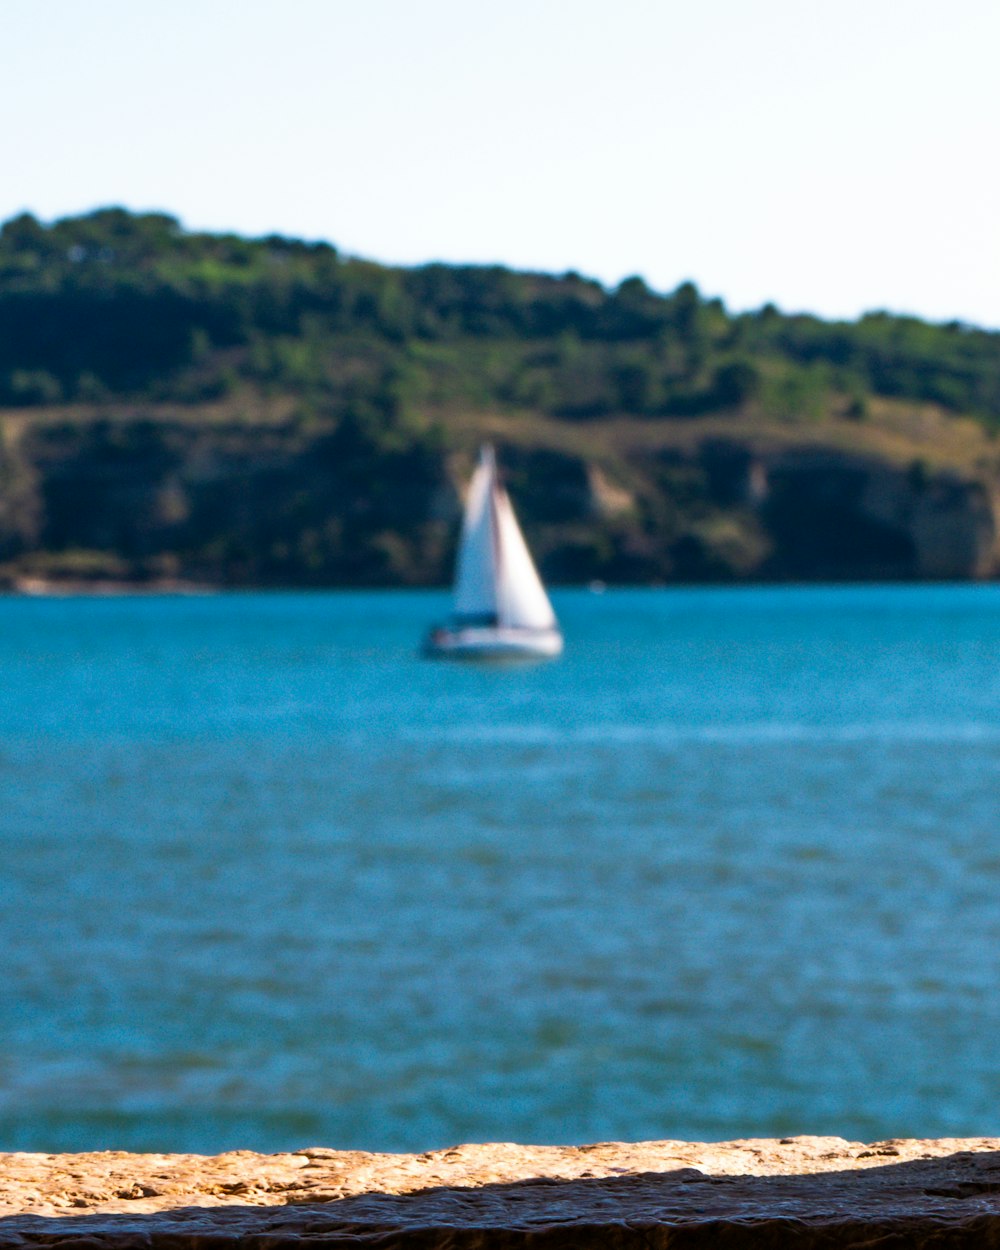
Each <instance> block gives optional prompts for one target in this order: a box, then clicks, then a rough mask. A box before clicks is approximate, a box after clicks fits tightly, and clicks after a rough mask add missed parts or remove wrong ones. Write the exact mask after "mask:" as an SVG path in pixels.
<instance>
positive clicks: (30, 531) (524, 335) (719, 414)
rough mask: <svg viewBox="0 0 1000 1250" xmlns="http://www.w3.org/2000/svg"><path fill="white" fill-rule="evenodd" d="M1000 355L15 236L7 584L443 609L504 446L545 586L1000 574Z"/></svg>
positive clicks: (684, 313)
mask: <svg viewBox="0 0 1000 1250" xmlns="http://www.w3.org/2000/svg"><path fill="white" fill-rule="evenodd" d="M998 429H1000V334H998V333H993V332H988V331H985V330H980V329H976V328H973V327H969V326H965V325H961V324H957V323H952V324H948V325H930V324H927V323H925V322H922V321H919V320H917V319H915V318H908V317H896V316H890V315H889V314H886V313H873V314H871V315H868V316H865V317H863V318H861V319H860V320H859V321H857V322H850V323H849V322H828V321H823V320H821V319H819V318H816V317H811V316H802V315H799V316H786V315H783V314H781V313H779V312H778V311H777V310H776V309H774V308H771V307H765V308H763V309H761V310H759V311H757V312H754V313H745V314H739V315H733V314H730V313H728V312H727V310H726V309H725V308H724V307H723V305H722V304H721V303H720V302H719V301H718V300H713V299H706V298H703V297H702V296H701V295H700V293H699V292H698V291H697V289H696V288H695V287H694V286H693V285H691V284H689V283H688V284H684V285H682V286H681V287H679V288H678V289H677V290H676V291H674V292H672V293H670V294H668V295H660V294H657V293H655V292H653V291H651V290H649V289H648V288H647V287H646V286H645V284H644V283H643V282H642V280H641V279H639V278H630V279H628V280H626V281H625V282H623V283H621V284H620V285H619V286H618V287H617V288H616V289H614V290H606V289H604V288H603V287H601V286H600V285H599V284H598V283H596V282H593V281H590V280H588V279H586V278H583V277H580V276H579V275H577V274H564V275H561V276H553V275H546V274H531V273H517V272H513V271H510V270H507V269H503V268H499V267H456V266H445V265H427V266H422V267H419V268H413V269H401V268H390V267H386V266H380V265H376V264H373V263H370V262H367V261H361V260H357V259H353V258H349V257H343V256H341V255H339V254H338V252H337V251H336V250H335V249H334V248H333V247H331V246H329V245H327V244H310V243H304V242H300V241H296V240H290V239H284V238H279V237H270V238H265V239H257V240H249V239H243V238H239V237H236V236H233V235H208V234H196V233H189V232H185V231H184V230H183V229H182V228H181V227H180V226H179V224H178V223H177V222H176V221H175V220H173V219H172V218H170V217H168V216H166V215H162V214H146V215H132V214H129V213H127V212H125V211H123V210H120V209H107V210H101V211H99V212H96V213H93V214H89V215H87V216H84V217H79V218H74V219H68V220H65V221H61V222H57V223H55V224H53V225H48V226H47V225H43V224H41V223H39V222H38V221H36V220H35V219H34V218H31V217H28V216H22V217H19V218H16V219H14V220H12V221H9V222H7V223H6V224H5V225H4V226H3V227H2V229H0V432H2V444H0V580H2V582H3V583H4V584H6V585H11V586H17V585H22V586H32V585H35V584H39V583H49V582H52V581H55V582H67V583H75V582H80V581H100V582H103V581H109V580H110V581H125V582H140V583H143V582H164V581H166V582H171V581H177V580H181V581H192V582H199V583H211V584H221V585H425V584H435V583H440V582H442V581H444V580H446V579H447V577H448V575H449V568H450V561H451V558H452V553H453V549H454V539H455V526H456V521H457V517H458V509H459V498H460V490H461V484H462V482H463V481H464V479H465V476H466V474H467V472H468V470H469V466H470V464H471V458H472V455H473V454H474V451H475V448H476V446H477V445H478V443H479V442H480V441H481V440H482V439H483V438H485V437H489V438H492V439H493V440H494V441H495V442H496V443H497V446H498V450H499V452H500V456H501V460H502V463H503V465H504V468H505V471H506V477H507V480H508V484H509V486H510V489H511V492H512V494H513V495H514V498H515V502H516V504H517V506H518V509H519V512H520V514H521V516H522V518H523V520H524V522H525V528H526V530H527V531H528V536H529V540H530V541H531V543H532V545H533V547H534V549H535V550H536V552H537V554H538V556H539V560H540V563H541V565H542V567H543V570H544V572H545V573H546V575H547V576H548V577H549V578H550V579H551V580H553V581H581V580H582V581H585V580H589V579H591V578H601V579H603V580H606V581H625V582H645V581H670V580H682V581H699V580H721V581H726V580H736V579H816V578H968V577H992V576H995V575H996V574H997V573H998V572H1000V538H998V535H1000V446H998V444H997V442H996V433H997V430H998Z"/></svg>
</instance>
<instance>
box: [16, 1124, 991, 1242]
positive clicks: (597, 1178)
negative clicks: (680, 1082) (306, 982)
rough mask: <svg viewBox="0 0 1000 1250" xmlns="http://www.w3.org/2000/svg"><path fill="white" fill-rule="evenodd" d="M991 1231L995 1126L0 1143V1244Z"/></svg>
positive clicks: (885, 1238)
mask: <svg viewBox="0 0 1000 1250" xmlns="http://www.w3.org/2000/svg"><path fill="white" fill-rule="evenodd" d="M56 1244H58V1245H59V1246H60V1247H65V1248H69V1247H80V1248H81V1250H82V1248H83V1247H88V1248H89V1250H98V1248H99V1247H106V1248H108V1250H112V1248H119V1247H130V1246H138V1245H142V1246H147V1247H157V1246H163V1247H170V1248H171V1250H183V1248H185V1247H191V1248H192V1250H194V1248H195V1247H205V1246H212V1247H221V1246H230V1245H231V1246H236V1245H239V1246H244V1247H259V1248H260V1250H264V1247H278V1246H288V1247H292V1246H302V1247H320V1246H322V1247H341V1246H343V1247H347V1246H366V1245H367V1246H379V1247H382V1248H383V1250H384V1248H386V1247H409V1246H413V1247H421V1248H423V1250H431V1248H432V1247H433V1248H441V1250H459V1248H460V1247H461V1248H466V1247H468V1248H470V1250H472V1248H473V1247H477V1248H478V1247H515V1246H518V1247H521V1246H523V1247H528V1246H530V1247H553V1248H555V1247H559V1248H560V1250H563V1248H565V1250H569V1248H570V1247H574V1248H577V1247H579V1248H584V1247H591V1246H593V1247H609V1248H612V1250H614V1248H618V1247H621V1248H623V1250H624V1248H625V1247H637V1248H638V1247H643V1248H645V1250H649V1248H650V1247H664V1248H666V1247H671V1248H673V1247H679V1246H683V1247H694V1246H699V1247H700V1246H705V1247H743V1246H747V1247H764V1246H788V1247H824V1248H825V1250H829V1248H833V1247H858V1248H860V1247H876V1246H877V1247H879V1248H880V1250H881V1248H887V1247H904V1246H906V1247H910V1246H914V1247H916V1246H925V1245H926V1246H935V1247H937V1246H945V1245H947V1246H958V1245H962V1246H965V1245H968V1246H970V1247H971V1246H977V1247H980V1246H981V1247H990V1246H998V1245H1000V1139H995V1138H976V1139H971V1140H939V1141H898V1140H894V1141H887V1142H877V1143H875V1144H872V1145H864V1144H861V1143H858V1142H847V1141H844V1140H843V1139H842V1138H837V1137H797V1138H791V1139H788V1138H786V1139H783V1140H782V1141H780V1142H777V1141H772V1140H763V1139H757V1140H753V1139H751V1140H746V1141H736V1142H726V1143H721V1144H719V1143H715V1144H702V1143H690V1142H675V1141H664V1142H640V1143H635V1144H623V1143H604V1144H599V1145H592V1146H580V1147H570V1146H566V1147H561V1146H549V1147H545V1146H517V1145H511V1144H507V1143H499V1144H492V1145H467V1146H458V1147H455V1148H453V1149H448V1150H437V1151H432V1152H429V1153H426V1154H419V1155H386V1154H367V1153H363V1152H357V1151H335V1150H329V1149H324V1148H318V1147H317V1148H305V1149H302V1150H299V1151H295V1152H293V1153H289V1154H277V1155H259V1154H254V1153H252V1152H250V1151H235V1152H232V1153H229V1154H223V1155H218V1156H215V1157H205V1156H199V1155H149V1154H147V1155H133V1154H125V1153H121V1152H117V1151H108V1152H102V1153H98V1154H80V1155H43V1154H7V1155H0V1246H3V1247H8V1246H9V1247H24V1248H27V1247H34V1246H52V1245H56Z"/></svg>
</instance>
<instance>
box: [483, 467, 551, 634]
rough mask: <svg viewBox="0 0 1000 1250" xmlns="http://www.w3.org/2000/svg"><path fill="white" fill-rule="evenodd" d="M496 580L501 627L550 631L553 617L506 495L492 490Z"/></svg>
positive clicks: (497, 490) (500, 489) (547, 598)
mask: <svg viewBox="0 0 1000 1250" xmlns="http://www.w3.org/2000/svg"><path fill="white" fill-rule="evenodd" d="M495 498H496V514H497V522H498V524H497V529H498V537H499V542H498V547H499V549H500V577H499V581H498V586H497V612H498V615H499V618H500V624H501V625H507V626H509V627H511V628H513V629H552V628H554V627H555V624H556V615H555V613H554V612H553V611H552V604H551V603H550V602H549V597H548V595H547V594H546V593H545V587H544V586H543V585H542V582H541V578H540V577H539V576H538V570H537V569H536V568H535V563H534V561H533V560H532V558H531V553H530V552H529V551H528V547H527V544H526V543H525V541H524V535H523V534H522V533H521V527H520V526H519V525H518V523H517V518H516V517H515V516H514V509H513V508H512V507H511V503H510V499H509V498H508V496H507V492H506V491H505V490H504V489H503V488H502V487H500V486H497V487H496V488H495Z"/></svg>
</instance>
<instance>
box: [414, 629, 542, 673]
mask: <svg viewBox="0 0 1000 1250" xmlns="http://www.w3.org/2000/svg"><path fill="white" fill-rule="evenodd" d="M562 649H563V638H562V634H561V633H560V631H559V630H558V629H504V628H502V627H481V628H469V629H436V630H434V632H433V633H432V634H431V635H430V637H429V638H428V639H427V641H426V642H425V643H424V655H426V656H428V657H429V658H431V659H435V660H478V661H479V662H480V663H501V664H502V663H505V662H510V663H515V662H517V661H519V660H552V659H555V657H556V656H557V655H559V654H560V653H561V652H562Z"/></svg>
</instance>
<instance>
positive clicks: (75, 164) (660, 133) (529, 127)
mask: <svg viewBox="0 0 1000 1250" xmlns="http://www.w3.org/2000/svg"><path fill="white" fill-rule="evenodd" d="M0 15H2V18H3V48H2V51H0V108H2V116H3V119H4V120H3V125H2V127H0V171H2V175H0V218H3V219H6V218H7V217H9V216H11V215H12V214H13V213H15V212H17V211H19V210H22V209H30V210H31V211H33V212H35V213H37V214H38V215H39V216H41V217H43V218H45V219H51V218H53V217H56V216H61V215H65V214H68V213H75V212H79V211H81V210H85V209H89V208H93V207H96V206H98V205H102V204H112V203H116V204H125V205H127V206H128V207H131V208H137V209H139V208H162V209H166V210H169V211H171V212H174V213H176V214H177V215H178V216H180V218H181V219H182V220H183V221H184V223H185V224H186V225H188V226H191V227H204V228H211V229H232V230H236V231H239V232H241V233H250V234H260V233H266V232H270V231H279V232H282V233H285V234H291V235H301V236H305V237H309V238H323V239H329V240H331V241H332V242H334V243H336V244H337V245H338V246H339V247H341V248H342V249H344V250H346V251H349V252H352V253H356V254H360V255H366V256H371V257H373V258H376V259H379V260H384V261H399V262H405V263H411V262H419V261H425V260H430V259H444V260H453V261H501V262H504V263H506V264H510V265H514V266H518V267H530V268H538V269H545V270H555V271H561V270H565V269H570V268H572V269H577V270H580V271H581V272H584V273H587V274H591V275H594V276H596V277H598V278H600V279H602V280H603V281H605V282H615V281H617V280H618V279H620V278H621V277H623V276H625V275H628V274H631V273H640V274H642V275H643V276H644V277H645V278H646V279H647V281H649V282H650V284H651V285H653V286H654V287H656V288H658V289H670V288H672V287H674V286H675V285H676V284H677V283H678V282H679V281H681V280H683V279H685V278H688V277H690V278H693V279H694V280H695V281H696V282H697V283H698V284H699V286H700V287H701V288H702V289H703V290H704V291H705V292H707V293H710V294H717V295H721V296H722V297H723V298H724V299H725V300H726V301H727V303H728V304H730V305H731V306H732V307H734V308H747V307H756V306H759V305H760V304H761V303H763V302H765V301H766V300H774V301H775V302H776V303H778V304H779V305H780V306H781V307H782V308H785V309H787V310H794V309H810V310H814V311H818V312H820V313H823V314H825V315H838V316H854V315H855V314H857V313H858V312H860V311H862V310H864V309H867V308H876V307H888V308H892V309H895V310H900V311H912V312H917V313H919V314H921V315H924V316H928V317H932V318H935V319H947V318H952V317H957V318H961V319H964V320H968V321H973V322H978V323H980V324H985V325H991V326H996V327H1000V162H998V159H997V139H998V134H1000V86H998V82H1000V76H998V72H997V63H998V60H1000V3H998V2H997V0H948V3H947V4H946V3H945V0H935V2H934V3H929V2H927V0H819V2H810V0H685V2H684V3H680V2H676V0H660V2H658V3H657V2H656V0H614V2H611V0H575V2H573V3H570V2H559V0H533V2H531V3H529V2H527V0H504V2H503V3H500V4H484V3H476V0H421V2H420V3H406V2H404V0H367V2H366V3H361V2H358V3H346V2H343V0H281V3H277V2H276V0H239V2H237V0H170V3H166V2H165V0H160V2H155V0H2V2H0Z"/></svg>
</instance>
